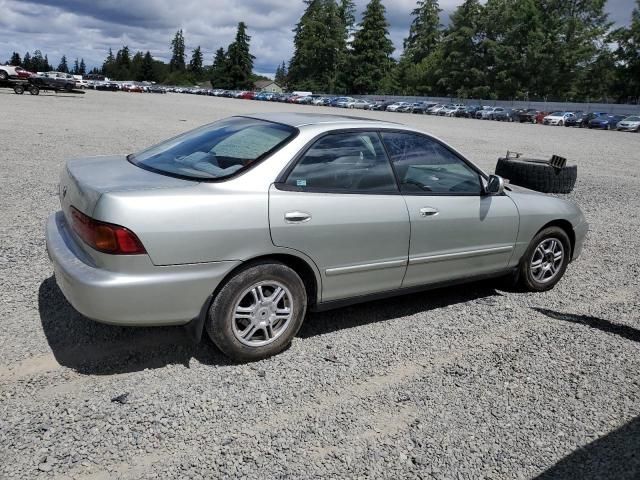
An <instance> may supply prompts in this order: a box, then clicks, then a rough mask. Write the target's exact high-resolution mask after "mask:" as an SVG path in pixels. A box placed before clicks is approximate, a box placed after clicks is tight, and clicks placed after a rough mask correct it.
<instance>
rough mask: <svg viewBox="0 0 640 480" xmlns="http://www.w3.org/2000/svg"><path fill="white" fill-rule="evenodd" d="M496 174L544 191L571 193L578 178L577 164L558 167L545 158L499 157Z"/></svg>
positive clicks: (514, 182)
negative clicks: (554, 166)
mask: <svg viewBox="0 0 640 480" xmlns="http://www.w3.org/2000/svg"><path fill="white" fill-rule="evenodd" d="M496 175H500V176H501V177H503V178H506V179H508V180H509V181H510V182H511V183H513V184H514V185H520V186H521V187H525V188H529V189H531V190H536V191H538V192H543V193H569V192H571V191H572V190H573V187H575V184H576V179H577V178H578V167H577V165H568V166H566V167H564V168H560V169H556V168H553V167H552V166H551V165H549V164H547V163H546V161H544V160H534V159H526V158H519V159H512V158H510V159H506V158H499V159H498V163H497V165H496Z"/></svg>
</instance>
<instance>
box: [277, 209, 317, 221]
mask: <svg viewBox="0 0 640 480" xmlns="http://www.w3.org/2000/svg"><path fill="white" fill-rule="evenodd" d="M309 220H311V214H310V213H307V212H298V211H295V212H287V213H285V214H284V221H285V222H287V223H305V222H308V221H309Z"/></svg>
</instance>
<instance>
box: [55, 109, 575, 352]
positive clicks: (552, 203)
mask: <svg viewBox="0 0 640 480" xmlns="http://www.w3.org/2000/svg"><path fill="white" fill-rule="evenodd" d="M285 147H286V148H285ZM426 152H428V154H425V153H426ZM392 165H393V166H394V167H395V168H394V169H392ZM59 192H60V193H59V198H60V202H61V211H58V212H56V213H54V214H52V215H51V216H50V217H49V219H48V221H47V225H46V246H47V251H48V253H49V257H50V259H51V261H52V263H53V267H54V272H55V278H56V281H57V283H58V285H59V287H60V289H61V291H62V292H63V294H64V295H65V296H66V298H67V299H68V300H69V302H70V303H71V304H72V305H73V306H74V307H75V308H76V309H77V310H78V311H79V312H80V313H82V314H83V315H85V316H86V317H88V318H92V319H95V320H98V321H101V322H107V323H111V324H116V325H131V326H132V325H145V326H151V325H180V324H187V323H189V322H190V321H193V323H192V324H191V328H192V329H193V330H192V331H194V332H196V334H199V332H201V331H202V329H203V326H204V331H206V332H207V333H208V334H209V336H210V337H211V339H212V340H213V342H214V343H215V344H216V345H217V346H218V347H219V348H220V349H221V350H222V351H223V352H224V353H226V354H227V355H228V356H230V357H232V358H234V359H235V360H239V361H251V360H257V359H261V358H265V357H268V356H270V355H274V354H277V353H279V352H280V351H282V350H283V349H285V348H286V347H287V345H289V344H290V342H291V341H292V339H293V338H294V336H295V335H296V333H297V332H298V331H299V329H300V327H301V324H302V322H303V320H304V318H305V314H306V312H307V310H318V309H327V308H332V307H338V306H343V305H346V304H349V303H356V302H362V301H366V300H368V299H370V298H380V297H381V296H385V297H388V296H391V295H397V294H402V293H406V292H413V291H416V290H419V289H429V288H434V287H439V286H442V285H443V283H447V284H450V283H458V282H459V283H464V282H468V281H472V280H477V279H480V278H487V277H490V276H501V275H513V274H514V273H515V272H518V277H519V282H520V285H521V286H522V287H523V288H526V289H528V290H530V291H544V290H549V289H551V288H553V287H554V286H555V285H556V283H557V282H558V281H559V280H560V279H561V278H562V276H563V275H564V273H565V271H566V268H567V265H568V263H569V262H570V261H572V260H575V259H576V258H577V257H578V256H579V255H580V253H581V250H582V246H583V242H584V238H585V234H586V232H587V229H588V224H587V222H586V220H585V217H584V215H583V214H582V212H581V211H580V209H579V208H578V207H577V206H576V205H575V204H574V203H571V202H569V201H567V200H563V199H560V198H556V197H551V196H546V195H543V194H539V193H535V192H532V191H530V190H526V189H521V188H519V187H516V186H509V187H508V188H506V187H505V186H504V183H503V181H502V179H501V178H500V177H497V176H495V175H488V174H486V173H485V172H483V171H482V170H481V169H480V168H479V167H477V166H476V165H474V164H473V163H472V162H471V161H469V160H467V159H466V158H465V157H464V156H463V155H462V154H461V153H459V152H457V151H456V150H454V149H453V148H452V147H450V146H448V145H446V144H445V143H443V142H442V141H440V140H437V139H435V138H433V137H431V136H430V135H428V134H425V133H423V132H421V131H419V130H415V129H413V128H410V127H405V126H402V125H399V124H397V123H391V122H381V121H371V120H367V119H353V118H348V117H341V116H328V115H300V114H299V113H295V114H291V113H283V114H257V115H251V117H232V118H227V119H224V120H221V121H218V122H215V123H212V124H209V125H205V126H203V127H200V128H198V129H196V130H192V131H190V132H187V133H184V134H182V135H180V136H178V137H174V138H172V139H171V140H168V141H166V142H162V143H160V144H158V145H155V146H154V147H151V148H149V149H146V150H143V151H141V152H138V153H134V154H131V155H128V156H124V155H122V156H100V157H93V158H85V159H79V160H71V161H69V162H67V164H66V165H65V167H64V168H63V170H62V176H61V179H60V189H59ZM341 193H349V195H345V194H341ZM489 198H490V200H489ZM478 212H481V215H480V216H479V215H478ZM372 239H375V241H372ZM364 246H366V248H364ZM513 277H514V278H515V277H516V275H513ZM426 341H428V340H426Z"/></svg>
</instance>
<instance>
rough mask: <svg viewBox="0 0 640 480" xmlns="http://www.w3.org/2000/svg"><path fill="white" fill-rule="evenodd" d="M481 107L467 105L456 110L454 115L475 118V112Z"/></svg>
mask: <svg viewBox="0 0 640 480" xmlns="http://www.w3.org/2000/svg"><path fill="white" fill-rule="evenodd" d="M481 108H482V107H481V106H480V105H469V106H467V107H465V108H464V110H459V111H457V112H456V114H455V116H456V117H463V118H475V115H476V112H477V111H478V110H480V109H481Z"/></svg>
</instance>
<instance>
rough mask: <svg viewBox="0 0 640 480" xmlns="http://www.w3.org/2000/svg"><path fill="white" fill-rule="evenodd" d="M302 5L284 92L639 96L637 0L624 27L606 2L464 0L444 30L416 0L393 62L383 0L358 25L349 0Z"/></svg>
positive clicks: (427, 4) (428, 1)
mask: <svg viewBox="0 0 640 480" xmlns="http://www.w3.org/2000/svg"><path fill="white" fill-rule="evenodd" d="M305 3H306V9H305V11H304V13H303V15H302V17H301V18H300V21H299V23H298V24H297V25H296V27H295V29H294V53H293V57H292V59H291V61H290V62H289V70H288V72H286V75H285V76H284V78H285V79H286V83H287V86H288V87H289V88H290V89H297V90H307V89H309V90H313V91H324V92H338V93H354V94H374V93H383V94H384V93H386V94H404V95H430V96H447V97H460V98H485V99H492V98H503V99H531V100H534V99H545V98H546V99H549V100H551V99H558V100H591V101H593V100H599V99H603V100H607V101H629V100H631V101H638V100H639V99H640V0H636V7H635V9H634V10H633V12H632V16H631V23H630V25H629V26H628V27H621V28H617V29H613V28H612V25H613V23H612V22H611V21H609V19H608V16H607V14H606V12H605V10H604V7H605V3H606V0H571V1H567V0H487V1H486V2H484V3H481V2H480V1H479V0H465V1H464V2H463V3H462V4H461V5H460V6H458V7H457V8H456V9H455V11H454V12H453V13H452V14H451V16H450V21H449V24H448V26H446V27H444V26H443V25H442V24H441V23H440V13H441V11H442V10H441V8H440V6H439V4H438V1H437V0H419V1H418V2H417V5H416V8H415V9H414V10H413V11H412V14H411V15H412V22H411V25H410V28H409V32H408V35H407V37H406V38H405V40H404V43H403V47H404V48H403V52H402V55H401V56H400V58H399V60H395V59H394V58H393V57H392V53H393V45H392V43H391V40H390V38H389V30H388V28H389V23H388V22H387V20H386V12H385V8H384V5H383V4H382V2H381V0H371V1H370V2H369V3H368V5H367V6H366V8H365V11H364V14H363V16H362V20H361V22H360V23H359V24H358V25H357V26H356V27H355V28H354V22H353V11H354V8H353V2H352V1H349V0H340V1H336V0H305ZM318 39H322V41H319V40H318ZM279 68H280V69H282V67H279Z"/></svg>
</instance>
